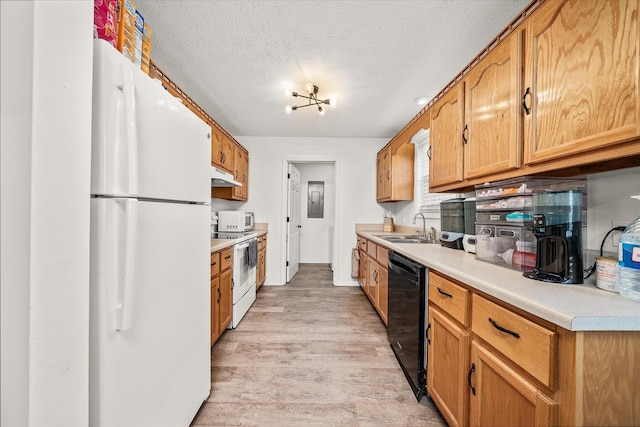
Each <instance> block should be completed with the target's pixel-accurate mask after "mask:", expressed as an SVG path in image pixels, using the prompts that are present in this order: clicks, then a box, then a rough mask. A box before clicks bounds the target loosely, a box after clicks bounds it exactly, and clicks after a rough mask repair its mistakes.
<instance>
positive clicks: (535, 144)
mask: <svg viewBox="0 0 640 427" xmlns="http://www.w3.org/2000/svg"><path fill="white" fill-rule="evenodd" d="M527 34H528V40H527V43H526V58H527V65H526V76H525V86H526V87H527V90H529V91H530V94H531V95H530V96H527V97H525V101H526V102H528V103H529V105H530V107H531V112H530V114H528V115H525V139H524V141H525V144H524V147H525V152H524V161H525V163H527V164H531V163H537V162H543V161H548V160H553V159H557V158H561V157H566V156H571V155H573V154H576V153H582V152H585V151H590V150H594V149H599V148H604V147H607V146H610V145H614V144H617V143H620V142H622V141H625V140H629V139H632V138H636V137H638V136H639V135H640V89H639V84H640V83H639V80H638V74H639V67H640V59H639V58H640V51H639V49H640V37H639V34H640V29H639V24H638V1H637V0H615V1H548V2H546V3H544V4H543V5H541V6H540V7H539V8H538V9H537V10H536V11H535V12H534V14H533V15H532V16H531V17H530V19H529V20H528V25H527ZM596 160H599V159H598V158H597V157H595V158H594V159H593V161H596Z"/></svg>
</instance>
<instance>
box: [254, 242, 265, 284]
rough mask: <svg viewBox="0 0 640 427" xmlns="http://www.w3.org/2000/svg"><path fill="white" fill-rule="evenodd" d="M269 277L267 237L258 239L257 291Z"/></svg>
mask: <svg viewBox="0 0 640 427" xmlns="http://www.w3.org/2000/svg"><path fill="white" fill-rule="evenodd" d="M266 277H267V235H266V234H265V235H263V236H260V237H258V269H257V272H256V290H257V289H258V288H260V286H262V284H263V283H264V281H265V279H266Z"/></svg>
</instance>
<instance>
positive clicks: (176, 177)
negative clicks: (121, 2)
mask: <svg viewBox="0 0 640 427" xmlns="http://www.w3.org/2000/svg"><path fill="white" fill-rule="evenodd" d="M93 73H94V78H93V124H92V126H93V128H92V133H93V136H92V158H91V162H92V163H91V254H90V270H91V280H90V295H91V298H90V299H91V305H90V341H89V343H90V347H89V355H90V372H89V417H90V425H91V426H107V427H111V426H113V427H125V426H136V427H141V426H153V427H158V426H172V427H173V426H188V425H189V423H190V422H191V420H192V419H193V417H194V416H195V415H196V412H197V411H198V409H199V408H200V405H201V404H202V402H203V401H204V400H205V399H206V398H207V396H208V394H209V391H210V387H211V370H210V363H211V362H210V361H211V356H210V346H209V337H210V333H209V328H210V282H209V281H210V272H209V269H210V243H211V242H210V212H211V211H210V206H209V204H210V201H211V198H210V189H209V188H210V184H209V181H210V168H211V163H210V158H211V143H210V136H211V135H210V133H211V128H210V127H209V126H207V125H206V124H205V123H204V122H203V121H202V120H200V119H199V118H198V117H197V116H196V115H194V114H193V113H192V112H191V111H189V110H188V109H187V108H186V107H185V106H184V105H182V104H181V103H180V102H179V101H178V100H177V99H176V98H174V97H173V96H171V95H170V94H169V93H168V92H167V91H165V90H164V89H163V88H162V86H161V85H160V84H159V82H158V81H155V80H153V79H151V78H149V77H148V76H147V75H145V74H144V73H143V72H141V71H140V70H138V69H136V68H135V67H134V66H133V64H132V63H131V62H130V61H128V60H127V59H125V58H124V56H122V55H121V54H120V53H119V52H118V51H117V50H116V49H114V48H113V47H112V46H111V45H109V44H108V43H106V42H104V41H103V40H96V41H95V42H94V70H93ZM70 220H71V221H73V218H70Z"/></svg>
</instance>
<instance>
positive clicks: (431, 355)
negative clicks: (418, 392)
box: [427, 306, 470, 427]
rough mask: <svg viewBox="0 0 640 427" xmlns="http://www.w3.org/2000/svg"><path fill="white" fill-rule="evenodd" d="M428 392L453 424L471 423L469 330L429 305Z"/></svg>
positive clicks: (463, 424)
mask: <svg viewBox="0 0 640 427" xmlns="http://www.w3.org/2000/svg"><path fill="white" fill-rule="evenodd" d="M428 324H429V331H428V333H427V339H428V341H427V366H428V369H427V391H428V392H429V395H430V396H431V398H432V399H433V401H434V402H435V403H436V405H437V406H438V408H440V411H441V412H442V415H443V416H444V418H445V419H446V420H447V423H448V424H449V425H450V426H452V427H453V426H465V425H467V423H468V421H467V420H468V412H469V404H468V402H469V388H468V386H467V382H466V373H467V371H468V369H469V341H470V336H469V333H468V332H467V331H466V330H465V328H464V327H462V326H461V325H459V324H458V323H457V322H455V321H454V320H453V319H451V318H450V317H449V316H447V315H445V314H443V313H442V312H441V311H440V310H438V309H437V308H436V307H435V306H431V307H430V308H429V323H428Z"/></svg>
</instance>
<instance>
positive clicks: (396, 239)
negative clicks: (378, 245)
mask: <svg viewBox="0 0 640 427" xmlns="http://www.w3.org/2000/svg"><path fill="white" fill-rule="evenodd" d="M375 237H377V238H379V239H382V240H386V241H387V242H391V243H436V242H435V241H429V239H427V238H426V237H422V236H416V235H415V234H414V235H402V234H382V235H378V236H375Z"/></svg>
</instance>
